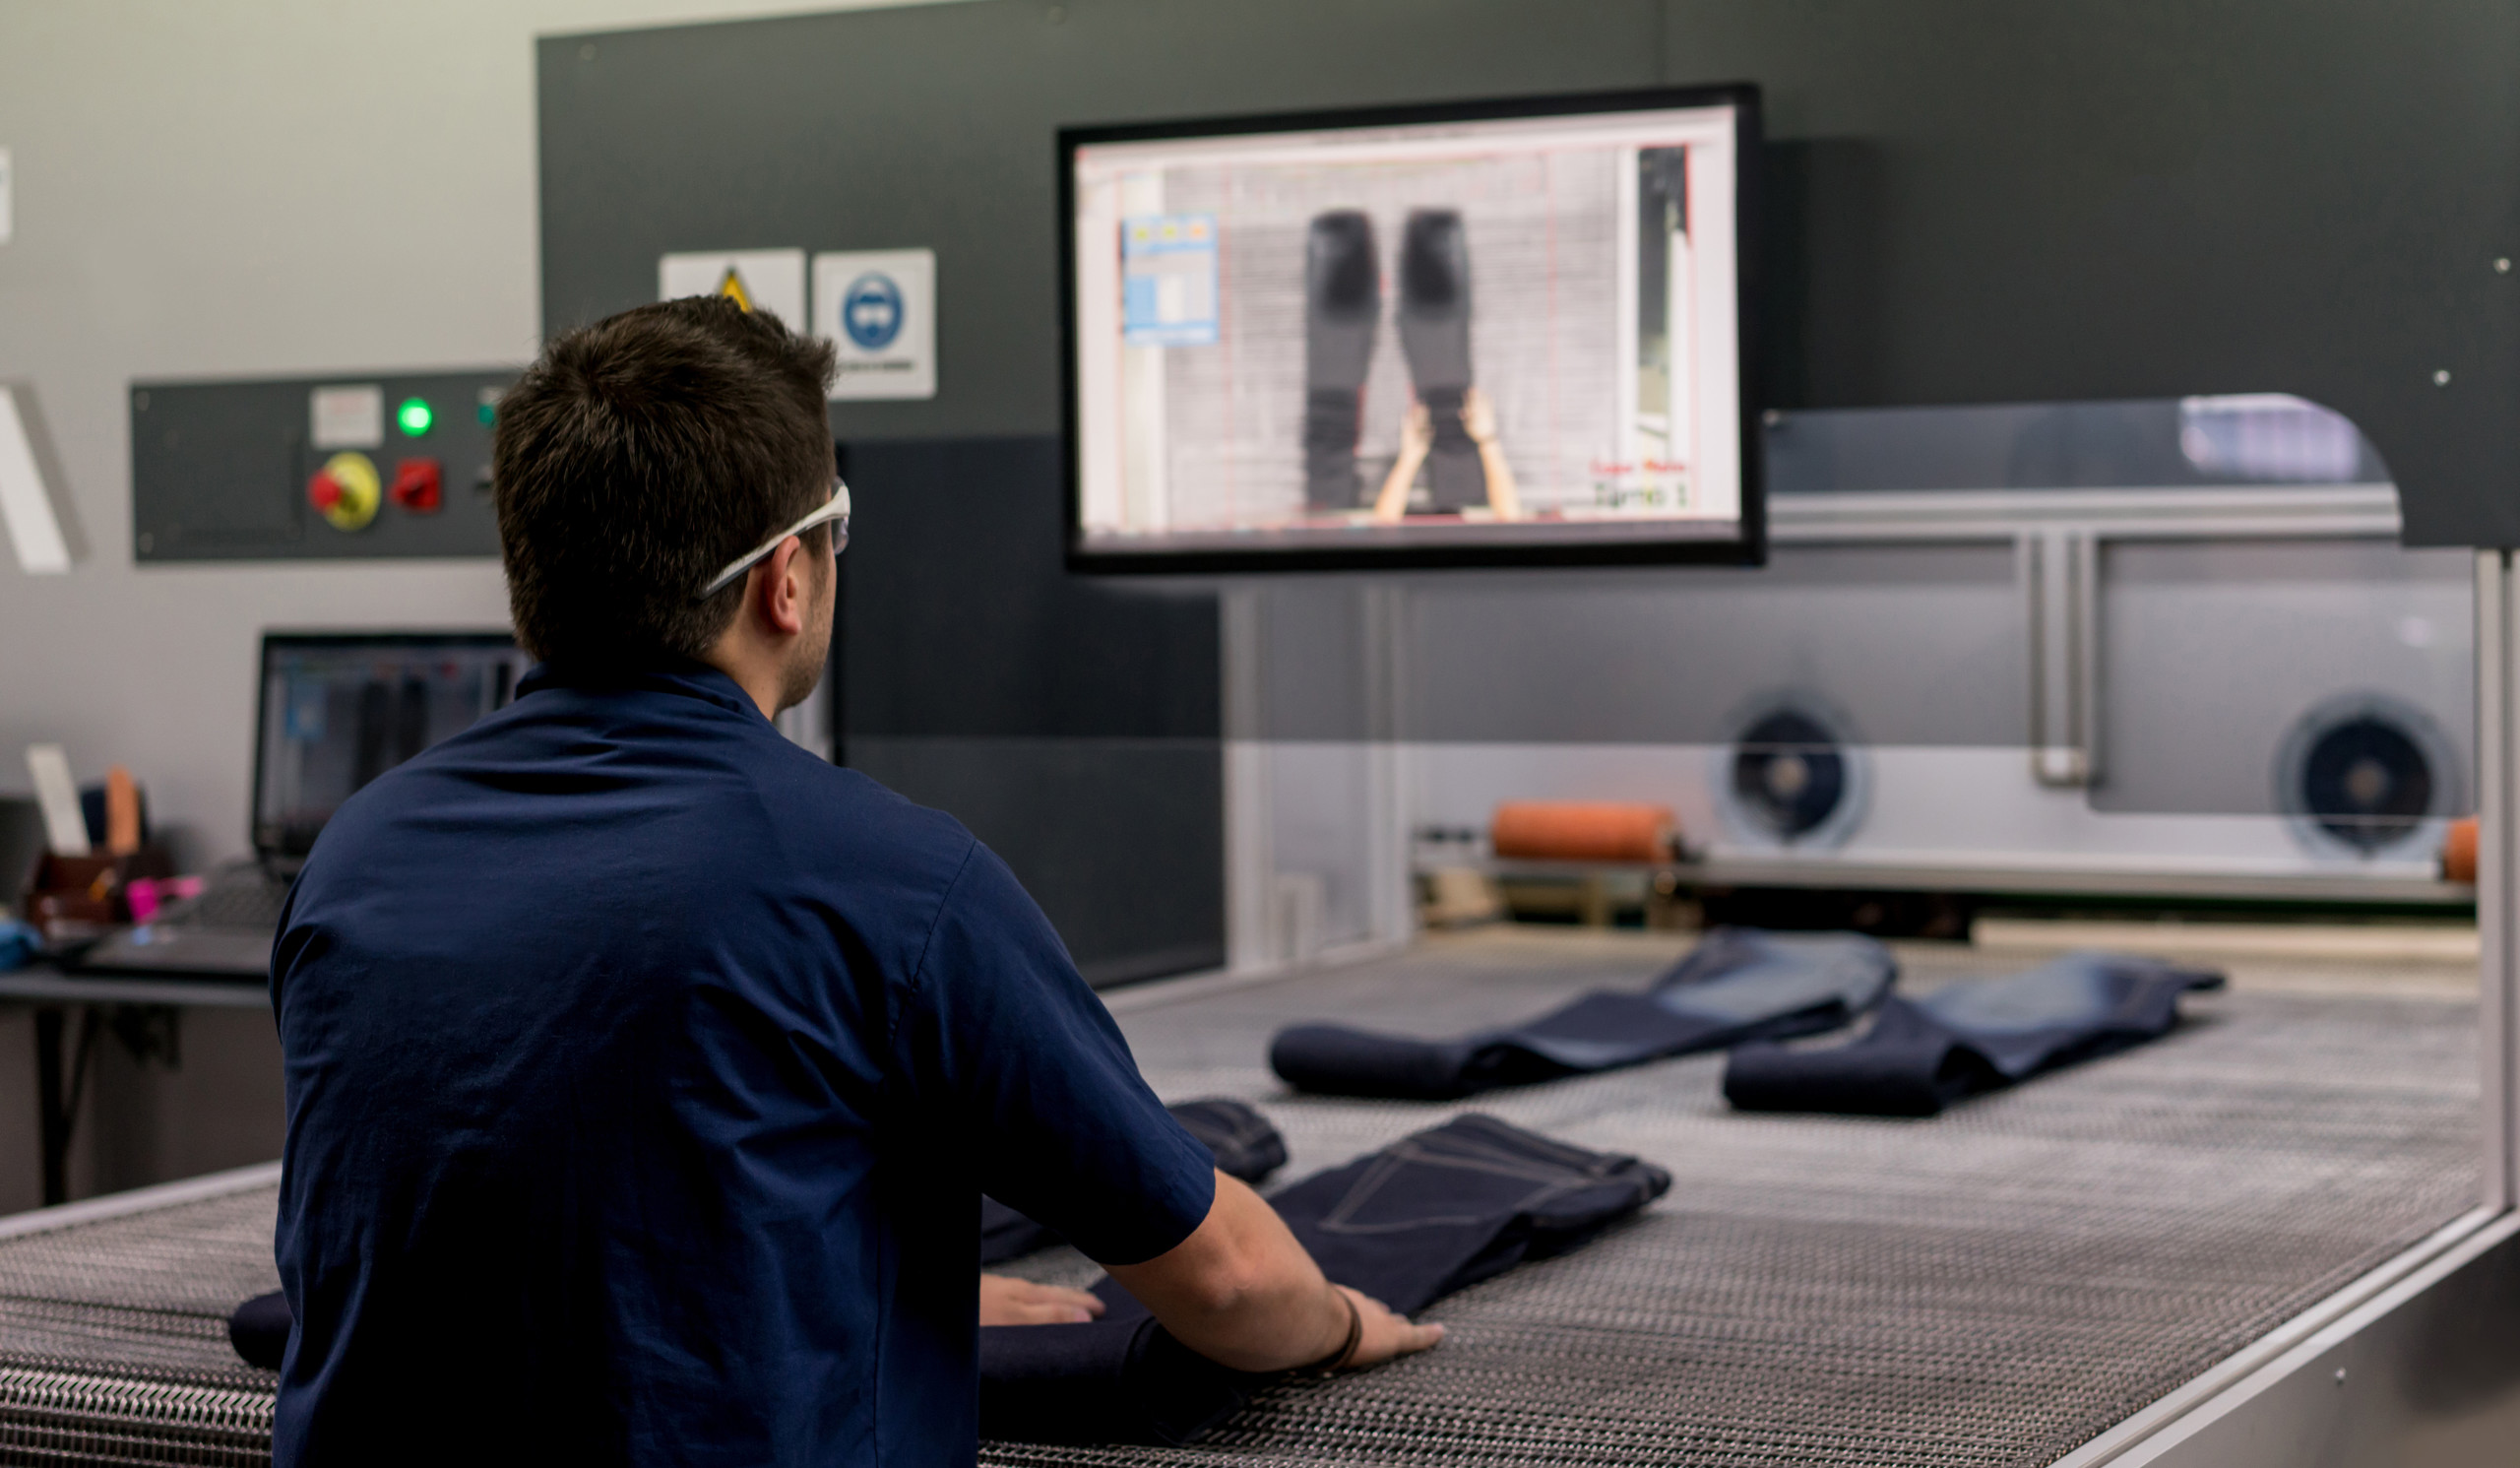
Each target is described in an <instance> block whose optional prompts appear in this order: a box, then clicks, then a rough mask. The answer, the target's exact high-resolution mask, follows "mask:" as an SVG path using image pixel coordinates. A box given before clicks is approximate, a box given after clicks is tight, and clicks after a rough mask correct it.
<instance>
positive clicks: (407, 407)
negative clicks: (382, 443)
mask: <svg viewBox="0 0 2520 1468" xmlns="http://www.w3.org/2000/svg"><path fill="white" fill-rule="evenodd" d="M394 421H395V422H396V423H397V424H399V425H400V426H401V427H402V429H403V432H404V433H405V434H406V435H407V436H409V437H411V438H417V437H419V436H420V435H421V434H423V433H426V432H427V431H429V424H431V423H433V422H435V421H437V415H436V414H435V413H432V412H430V411H429V405H428V403H427V402H426V401H425V400H423V399H420V398H406V399H404V400H403V406H402V407H400V408H397V409H395V410H394Z"/></svg>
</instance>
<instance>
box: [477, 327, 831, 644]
mask: <svg viewBox="0 0 2520 1468" xmlns="http://www.w3.org/2000/svg"><path fill="white" fill-rule="evenodd" d="M832 361H833V353H832V347H831V344H830V343H828V342H822V341H817V340H815V339H813V338H810V337H800V336H797V335H796V334H794V333H793V332H790V331H788V328H787V327H785V326H784V325H782V324H781V323H780V321H779V319H778V318H777V317H775V316H769V315H765V314H760V313H756V312H751V311H746V310H744V309H743V308H742V307H741V306H739V305H737V304H736V303H735V302H734V301H732V300H730V299H726V298H725V297H720V296H692V297H689V298H686V299H683V300H669V301H662V302H660V303H658V304H656V305H652V306H640V307H638V308H637V309H636V310H630V311H624V312H622V313H621V314H620V315H618V316H611V317H607V318H605V319H604V320H601V321H599V322H597V323H596V324H595V325H593V326H586V327H580V328H578V329H577V330H575V331H571V332H568V333H566V334H565V335H563V336H561V337H560V338H559V339H558V340H556V341H554V342H552V343H551V345H550V346H549V347H547V348H545V349H544V350H543V352H542V356H541V358H540V359H539V360H537V361H536V362H535V364H534V365H533V366H531V367H529V368H527V369H526V373H525V376H524V377H523V378H522V379H521V380H520V381H519V382H518V383H517V385H516V386H515V387H513V388H511V389H509V390H508V392H507V394H506V396H504V397H502V398H501V399H499V404H498V425H497V429H496V431H495V432H494V433H493V434H492V438H491V449H490V475H491V482H492V484H493V485H494V486H495V488H494V497H495V498H496V500H497V503H498V512H499V547H500V551H501V553H502V555H503V556H504V557H505V559H506V562H507V575H508V609H509V611H510V613H511V614H512V615H513V616H514V617H515V619H516V635H517V641H518V642H519V643H521V644H523V645H524V647H525V650H526V651H527V652H529V653H531V654H533V655H534V656H535V657H536V658H538V659H540V660H542V661H543V662H546V663H555V664H563V665H569V666H592V667H627V666H637V665H639V664H643V663H653V662H656V661H658V660H659V659H660V658H661V657H662V658H697V657H699V656H700V655H701V654H702V653H704V652H705V651H707V650H708V648H709V647H710V645H711V644H713V643H715V642H716V641H717V640H718V636H719V634H720V633H722V632H724V631H725V629H726V625H727V623H728V622H729V621H730V620H732V619H733V616H734V612H735V607H736V605H737V603H738V602H739V601H740V600H741V598H742V595H743V590H742V588H743V583H742V582H741V581H737V582H736V583H735V584H734V585H732V586H729V587H727V588H726V589H725V590H724V591H722V592H720V593H719V594H718V595H717V596H714V597H712V598H710V599H709V600H708V601H706V602H697V601H694V600H693V597H694V595H695V594H696V593H697V592H698V591H699V590H700V588H701V587H702V586H703V585H705V584H706V583H707V582H708V580H709V578H710V577H711V576H713V575H715V574H716V573H717V572H718V570H719V569H720V568H721V567H723V566H725V564H726V562H728V561H730V560H733V559H734V558H735V557H737V556H739V555H741V554H743V553H744V552H745V551H747V550H750V549H751V548H752V547H753V546H755V545H758V544H760V543H762V542H763V541H764V540H766V539H768V538H769V537H770V535H771V534H772V533H773V532H775V531H777V530H778V529H779V528H780V527H781V526H783V525H789V524H793V523H794V522H795V521H797V520H799V519H802V518H803V517H804V515H805V514H806V512H807V511H809V510H811V509H813V508H814V507H815V506H817V505H819V504H821V503H822V502H823V498H824V496H826V495H827V494H829V493H830V492H831V475H832V443H831V432H830V428H829V420H828V418H827V417H826V416H825V408H824V405H825V401H826V396H825V395H826V394H827V393H828V392H829V390H830V386H831V380H832ZM810 539H814V540H816V541H817V542H818V544H817V545H816V546H815V548H817V549H820V550H824V551H828V550H829V548H830V544H831V542H830V540H829V533H828V531H822V532H817V533H815V535H814V536H813V537H811V538H810Z"/></svg>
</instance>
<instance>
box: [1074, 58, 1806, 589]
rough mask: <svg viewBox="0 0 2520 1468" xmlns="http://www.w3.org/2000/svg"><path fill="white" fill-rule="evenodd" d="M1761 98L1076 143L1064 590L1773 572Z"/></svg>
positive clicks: (1384, 114)
mask: <svg viewBox="0 0 2520 1468" xmlns="http://www.w3.org/2000/svg"><path fill="white" fill-rule="evenodd" d="M1758 143H1759V115H1758V94H1757V91H1756V89H1754V88H1751V87H1747V86H1739V87H1722V88H1706V89H1696V90H1690V91H1666V92H1653V93H1626V94H1617V95H1600V96H1577V97H1552V98H1539V99H1518V100H1510V101H1495V102H1483V103H1467V104H1455V105H1446V106H1428V107H1405V108H1389V109H1380V110H1375V111H1370V112H1342V113H1321V114H1315V115H1289V116H1276V117H1260V118H1238V119H1232V120H1228V121H1208V122H1184V123H1166V124H1158V125H1152V126H1131V127H1110V128H1085V129H1070V130H1066V131H1064V132H1062V133H1061V134H1060V137H1059V148H1060V178H1061V183H1062V204H1063V210H1062V213H1063V215H1064V217H1065V219H1066V221H1067V231H1066V258H1065V259H1064V260H1063V262H1062V265H1063V270H1062V277H1063V284H1064V287H1065V309H1066V323H1065V324H1066V346H1067V356H1068V360H1067V363H1066V369H1067V387H1068V393H1067V411H1068V424H1067V426H1068V444H1069V469H1068V512H1069V514H1068V534H1069V544H1068V549H1069V560H1070V563H1071V564H1073V565H1075V566H1077V567H1078V568H1080V569H1084V570H1092V571H1131V570H1135V571H1163V572H1174V571H1256V570H1281V569H1284V570H1294V569H1316V568H1326V567H1341V566H1347V567H1357V568H1372V567H1400V566H1434V565H1500V564H1517V563H1520V564H1550V563H1557V564H1569V563H1584V562H1645V561H1734V562H1755V561H1757V560H1758V559H1760V557H1761V555H1762V552H1763V549H1764V536H1763V525H1764V520H1763V515H1762V497H1761V485H1760V472H1759V432H1758V412H1759V409H1758V405H1757V404H1756V403H1755V402H1754V401H1753V393H1752V384H1753V381H1754V379H1753V376H1752V374H1751V372H1750V371H1749V370H1748V366H1747V362H1748V357H1749V351H1750V346H1751V340H1752V338H1751V332H1750V321H1749V306H1750V298H1751V289H1750V287H1751V281H1750V274H1751V269H1750V268H1751V262H1752V261H1753V259H1754V258H1755V254H1754V248H1753V246H1754V241H1755V238H1756V228H1755V225H1756V218H1755V208H1754V205H1755V199H1756V188H1755V181H1756V180H1755V171H1754V170H1755V166H1756V161H1757V156H1758Z"/></svg>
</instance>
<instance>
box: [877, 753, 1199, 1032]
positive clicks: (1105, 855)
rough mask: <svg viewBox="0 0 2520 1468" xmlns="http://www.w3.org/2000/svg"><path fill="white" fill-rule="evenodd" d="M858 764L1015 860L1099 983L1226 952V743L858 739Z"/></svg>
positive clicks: (1171, 970)
mask: <svg viewBox="0 0 2520 1468" xmlns="http://www.w3.org/2000/svg"><path fill="white" fill-rule="evenodd" d="M849 762H850V764H851V766H853V767H855V768H857V769H860V770H863V771H865V772H866V773H867V774H868V775H871V776H873V777H874V778H875V779H877V780H880V781H882V782H883V783H884V784H886V785H888V786H890V787H892V788H893V789H894V790H897V791H899V792H901V793H902V794H903V795H905V796H908V797H909V798H912V799H914V800H916V801H918V802H919V803H920V804H922V805H933V806H935V807H936V808H938V809H940V810H947V811H951V812H953V814H954V815H955V816H956V817H957V818H959V819H960V820H961V821H962V822H963V824H964V825H966V826H969V827H970V828H971V829H972V834H974V835H976V836H977V837H978V838H979V839H980V840H981V841H983V842H986V843H987V844H988V847H989V849H990V850H991V851H994V852H996V853H997V854H998V855H999V856H1000V857H1002V858H1004V859H1005V860H1006V864H1007V865H1008V866H1010V867H1012V868H1013V869H1014V871H1015V874H1016V876H1017V877H1019V878H1020V879H1022V881H1023V883H1024V887H1025V890H1026V891H1028V892H1031V893H1032V894H1033V900H1034V901H1036V902H1039V903H1040V905H1041V911H1042V912H1044V913H1046V914H1047V915H1048V916H1049V919H1050V922H1051V924H1052V925H1055V926H1056V927H1057V928H1058V930H1059V936H1060V937H1062V938H1064V939H1065V940H1066V941H1067V947H1068V952H1069V953H1070V954H1072V955H1073V956H1074V957H1075V959H1076V963H1077V967H1078V968H1079V969H1081V970H1082V971H1083V972H1084V974H1085V977H1086V979H1087V980H1088V981H1090V982H1092V983H1093V984H1096V985H1098V986H1100V985H1105V984H1123V983H1126V982H1128V981H1130V980H1132V979H1147V978H1153V977H1155V976H1157V975H1160V974H1177V973H1180V972H1182V971H1184V970H1188V969H1204V968H1215V967H1218V966H1220V965H1222V964H1223V963H1224V962H1225V870H1224V844H1223V840H1222V838H1221V835H1220V833H1219V830H1218V813H1219V812H1220V811H1221V810H1223V809H1224V805H1225V767H1224V764H1223V762H1222V761H1221V760H1220V759H1219V758H1218V757H1217V746H1216V745H1215V743H1213V742H1211V741H1205V740H1198V739H1096V738H1067V739H1016V738H898V737H858V738H855V739H852V740H851V744H850V750H849Z"/></svg>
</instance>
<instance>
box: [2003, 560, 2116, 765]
mask: <svg viewBox="0 0 2520 1468" xmlns="http://www.w3.org/2000/svg"><path fill="white" fill-rule="evenodd" d="M2018 555H2019V557H2020V562H2021V573H2020V574H2021V587H2022V591H2023V593H2024V595H2025V597H2026V599H2027V603H2028V610H2029V620H2030V770H2031V774H2032V776H2033V777H2035V778H2036V779H2037V780H2038V781H2039V783H2040V784H2042V785H2046V786H2053V787H2073V786H2083V785H2090V784H2092V783H2093V782H2094V781H2095V780H2097V779H2098V778H2099V776H2100V569H2101V568H2100V538H2099V537H2098V536H2097V535H2095V534H2093V533H2091V532H2090V531H2088V530H2083V529H2075V528H2070V527H2043V528H2039V529H2035V530H2032V531H2029V532H2027V533H2025V534H2024V535H2023V536H2022V537H2021V540H2020V542H2019V550H2018Z"/></svg>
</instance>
